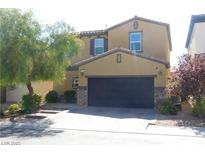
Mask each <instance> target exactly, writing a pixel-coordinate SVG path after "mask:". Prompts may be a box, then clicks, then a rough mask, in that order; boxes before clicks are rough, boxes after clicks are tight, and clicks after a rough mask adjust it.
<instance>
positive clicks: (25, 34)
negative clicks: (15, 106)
mask: <svg viewBox="0 0 205 154" xmlns="http://www.w3.org/2000/svg"><path fill="white" fill-rule="evenodd" d="M79 47H80V43H79V40H78V39H77V37H76V35H74V34H73V28H71V27H70V26H69V25H67V24H66V23H63V22H58V23H56V24H54V25H51V26H41V25H40V24H39V22H38V21H37V20H36V19H35V18H34V16H33V13H32V11H27V12H23V11H21V10H19V9H0V86H1V85H2V86H5V85H13V84H19V83H25V84H26V85H27V88H28V91H29V93H30V94H31V95H32V94H33V93H34V92H33V87H32V85H31V82H32V81H47V80H51V81H63V79H64V77H65V70H66V67H67V66H68V65H69V58H70V57H71V56H73V55H74V54H76V53H77V51H78V49H79Z"/></svg>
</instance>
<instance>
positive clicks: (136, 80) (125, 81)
mask: <svg viewBox="0 0 205 154" xmlns="http://www.w3.org/2000/svg"><path fill="white" fill-rule="evenodd" d="M88 105H89V106H105V107H127V108H154V77H106V78H100V77H98V78H88Z"/></svg>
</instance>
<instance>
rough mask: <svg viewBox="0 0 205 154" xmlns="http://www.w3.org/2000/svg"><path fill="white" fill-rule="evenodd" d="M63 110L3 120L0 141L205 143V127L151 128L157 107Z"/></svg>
mask: <svg viewBox="0 0 205 154" xmlns="http://www.w3.org/2000/svg"><path fill="white" fill-rule="evenodd" d="M66 107H67V104H66ZM60 110H61V111H58V113H56V114H52V113H51V110H49V112H50V113H49V112H47V113H45V112H46V111H44V112H41V113H37V114H35V115H40V116H46V117H47V118H45V119H27V120H25V118H24V119H22V120H14V121H11V120H8V121H1V120H0V143H1V144H2V145H8V144H41V145H42V144H108V145H110V144H122V145H125V144H137V145H139V144H142V145H150V144H170V143H171V144H177V145H181V144H186V143H187V144H188V143H194V144H202V145H204V144H205V138H204V137H205V129H204V128H180V127H160V126H154V125H149V127H148V124H152V123H155V119H156V117H157V114H156V113H155V112H154V111H153V110H148V109H125V108H95V107H88V108H82V107H78V106H69V107H68V108H67V109H65V108H64V107H62V108H61V109H60Z"/></svg>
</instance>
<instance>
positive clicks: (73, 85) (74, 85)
mask: <svg viewBox="0 0 205 154" xmlns="http://www.w3.org/2000/svg"><path fill="white" fill-rule="evenodd" d="M76 81H77V83H75V82H76ZM76 84H77V85H76ZM78 87H79V77H73V78H72V89H73V90H76V89H78Z"/></svg>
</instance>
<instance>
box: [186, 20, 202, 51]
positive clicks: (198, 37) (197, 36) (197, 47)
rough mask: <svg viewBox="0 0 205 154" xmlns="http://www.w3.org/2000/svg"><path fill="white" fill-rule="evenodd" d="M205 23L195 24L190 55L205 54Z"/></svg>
mask: <svg viewBox="0 0 205 154" xmlns="http://www.w3.org/2000/svg"><path fill="white" fill-rule="evenodd" d="M204 40H205V22H204V23H195V24H194V28H193V31H192V35H191V39H190V44H189V47H188V52H189V54H190V55H194V54H200V53H205V41H204Z"/></svg>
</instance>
